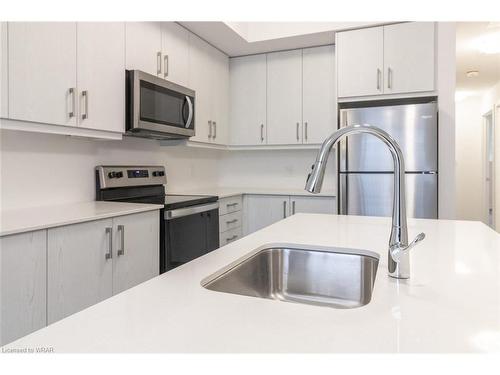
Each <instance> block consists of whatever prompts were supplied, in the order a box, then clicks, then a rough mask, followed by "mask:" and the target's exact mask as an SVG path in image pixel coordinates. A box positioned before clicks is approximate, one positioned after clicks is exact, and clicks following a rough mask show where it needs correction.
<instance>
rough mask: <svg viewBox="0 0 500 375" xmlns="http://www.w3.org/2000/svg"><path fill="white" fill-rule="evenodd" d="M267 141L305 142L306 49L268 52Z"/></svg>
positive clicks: (272, 142)
mask: <svg viewBox="0 0 500 375" xmlns="http://www.w3.org/2000/svg"><path fill="white" fill-rule="evenodd" d="M267 143H268V144H270V145H283V144H297V143H302V50H292V51H284V52H275V53H269V54H268V55H267Z"/></svg>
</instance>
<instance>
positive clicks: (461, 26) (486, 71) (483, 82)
mask: <svg viewBox="0 0 500 375" xmlns="http://www.w3.org/2000/svg"><path fill="white" fill-rule="evenodd" d="M493 32H499V33H500V23H498V22H497V23H494V22H458V23H457V91H471V92H477V91H483V90H486V89H489V88H491V87H492V86H493V85H495V84H496V83H497V82H499V81H500V53H497V54H485V53H481V52H479V51H478V50H477V38H479V37H480V36H482V35H485V34H487V33H493ZM470 70H478V71H479V76H478V77H473V78H468V77H467V76H466V72H467V71H470Z"/></svg>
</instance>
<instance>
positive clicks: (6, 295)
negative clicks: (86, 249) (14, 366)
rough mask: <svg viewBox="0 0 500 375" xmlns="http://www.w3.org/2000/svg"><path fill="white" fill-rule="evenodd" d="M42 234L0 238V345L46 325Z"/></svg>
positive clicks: (44, 238)
mask: <svg viewBox="0 0 500 375" xmlns="http://www.w3.org/2000/svg"><path fill="white" fill-rule="evenodd" d="M46 236H47V232H46V231H45V230H41V231H36V232H30V233H23V234H17V235H12V236H6V237H2V238H0V277H1V281H0V287H1V290H0V306H1V313H0V318H1V327H0V345H4V344H7V343H9V342H11V341H13V340H15V339H18V338H20V337H22V336H25V335H27V334H29V333H31V332H33V331H36V330H37V329H40V328H42V327H44V326H45V325H46V324H47V315H46V307H47V301H46V277H47V271H46V261H47V251H46V242H47V241H46V239H47V237H46Z"/></svg>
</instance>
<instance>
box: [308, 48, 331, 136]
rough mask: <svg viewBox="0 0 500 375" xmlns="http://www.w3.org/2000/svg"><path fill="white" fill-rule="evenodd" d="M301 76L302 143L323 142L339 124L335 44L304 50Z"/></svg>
mask: <svg viewBox="0 0 500 375" xmlns="http://www.w3.org/2000/svg"><path fill="white" fill-rule="evenodd" d="M302 80H303V93H302V113H303V115H302V117H303V120H304V121H303V134H302V139H303V143H304V144H308V143H309V144H310V143H316V144H318V143H322V142H323V141H324V140H325V138H326V137H328V136H329V135H330V134H331V133H333V132H334V131H335V129H336V128H337V98H336V96H335V54H334V46H324V47H316V48H306V49H304V50H303V60H302Z"/></svg>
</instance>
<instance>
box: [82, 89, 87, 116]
mask: <svg viewBox="0 0 500 375" xmlns="http://www.w3.org/2000/svg"><path fill="white" fill-rule="evenodd" d="M82 97H83V103H84V108H85V113H82V120H86V119H88V118H89V92H88V91H87V90H84V91H82Z"/></svg>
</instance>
